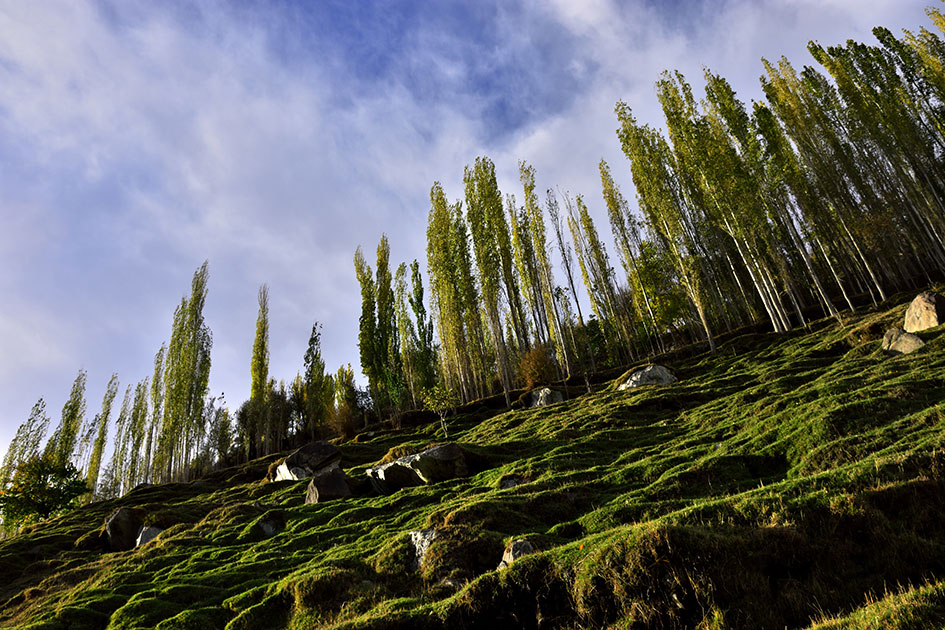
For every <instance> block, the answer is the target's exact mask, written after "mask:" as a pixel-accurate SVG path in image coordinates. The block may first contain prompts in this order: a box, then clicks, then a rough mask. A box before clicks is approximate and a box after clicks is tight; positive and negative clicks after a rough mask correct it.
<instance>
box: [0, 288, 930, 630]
mask: <svg viewBox="0 0 945 630" xmlns="http://www.w3.org/2000/svg"><path fill="white" fill-rule="evenodd" d="M909 297H911V296H909ZM900 300H902V301H903V302H902V303H900V304H899V305H897V306H894V307H890V305H889V304H887V305H885V306H884V308H883V309H881V310H878V311H876V312H872V313H867V314H862V315H857V316H850V317H847V319H846V322H845V325H844V326H839V325H838V324H837V323H836V322H835V321H833V320H823V321H820V322H816V323H814V324H812V325H811V326H810V328H809V329H808V330H798V331H795V332H794V333H792V334H789V335H780V336H778V335H774V334H748V335H741V336H736V337H732V338H730V339H727V340H723V341H722V343H720V345H719V351H718V352H717V353H716V354H715V355H711V356H710V355H707V354H697V355H695V356H689V357H684V356H682V355H681V354H680V355H677V356H676V358H672V357H670V358H664V360H663V361H662V362H663V363H664V364H666V365H667V366H668V367H670V368H671V369H672V370H673V371H674V372H675V374H676V376H677V377H678V378H679V381H678V382H677V383H675V384H673V385H669V386H665V387H645V388H641V389H638V390H634V391H632V392H618V391H616V388H615V385H616V383H617V381H614V382H612V383H609V384H606V385H602V386H600V387H598V391H596V392H594V393H592V394H589V395H585V396H580V397H575V398H572V399H571V400H567V401H565V402H564V403H561V404H557V405H553V406H550V407H545V408H540V409H528V410H525V409H519V410H513V411H509V412H505V413H500V414H498V415H493V416H492V417H489V412H488V411H486V410H484V409H483V410H479V411H477V412H473V413H469V414H466V415H464V416H461V417H458V418H453V419H451V421H450V429H451V433H450V437H451V438H453V439H455V440H456V441H458V442H459V443H461V444H462V445H463V447H464V448H465V449H466V450H467V451H468V452H469V453H471V456H470V463H471V465H472V466H471V467H472V471H471V472H472V474H471V475H470V476H469V477H467V478H463V479H460V480H454V481H446V482H441V483H438V484H434V485H431V486H421V487H416V488H409V489H406V490H402V491H400V492H397V493H395V494H393V495H391V496H377V495H374V494H372V493H371V491H370V489H369V486H368V485H367V483H366V482H365V481H364V479H365V473H364V471H365V470H366V468H367V467H369V466H371V465H373V464H375V463H377V462H378V461H379V460H381V459H382V458H383V457H384V456H385V455H386V454H387V453H388V451H389V450H391V449H398V452H411V451H415V450H420V449H422V448H423V447H424V446H426V445H428V444H431V443H435V442H438V441H440V440H441V437H440V436H438V435H437V433H436V430H437V428H438V427H437V424H436V423H432V424H430V425H426V426H421V427H415V428H407V429H403V430H401V431H378V432H376V433H375V434H373V435H370V436H369V435H361V436H359V437H358V438H357V439H355V440H354V441H351V442H347V443H345V444H342V445H340V448H341V450H342V453H343V460H342V465H343V467H344V468H345V470H346V472H347V473H348V475H349V477H351V478H352V479H355V480H358V484H357V486H358V487H357V488H356V496H355V497H352V498H349V499H339V500H335V501H329V502H325V503H322V504H317V505H308V506H306V505H303V501H304V496H305V489H306V482H301V481H300V482H277V483H265V482H263V481H262V479H263V477H264V476H265V473H266V470H267V468H268V467H269V465H270V464H271V463H272V461H273V460H272V459H268V460H260V461H257V462H253V463H252V464H250V465H247V466H244V467H241V468H237V469H229V470H226V471H222V472H220V473H217V474H216V475H214V476H212V477H210V478H207V479H204V480H201V481H197V482H194V483H189V484H170V485H163V486H155V487H150V488H143V489H140V490H136V491H134V492H132V493H130V494H129V495H127V496H125V497H124V498H122V499H120V500H117V501H111V502H105V503H99V504H93V505H90V506H87V507H85V508H83V509H80V510H77V511H75V512H72V513H70V514H68V515H65V516H63V517H60V518H57V519H55V520H52V521H50V522H47V523H44V524H42V525H39V526H36V527H34V528H33V529H32V530H29V531H27V532H25V533H23V534H21V535H19V536H17V537H14V538H11V539H8V540H4V541H0V575H3V576H4V577H5V578H6V582H5V583H4V584H3V585H0V627H17V628H106V627H107V628H150V627H157V628H161V629H164V628H168V629H169V628H201V629H203V628H228V629H229V628H284V627H288V628H311V627H326V628H424V627H428V628H447V627H449V628H466V627H469V628H476V627H488V628H492V629H494V628H501V627H524V628H529V627H531V628H535V627H538V628H577V627H608V626H610V627H621V628H633V627H701V628H783V627H792V628H801V627H808V626H812V625H813V626H815V627H820V628H880V627H901V628H926V627H933V626H938V627H942V626H945V404H943V401H945V352H943V350H945V334H943V333H945V327H940V328H935V329H932V330H929V331H925V332H923V333H920V336H921V337H922V338H923V339H924V340H925V341H926V345H925V347H924V348H922V349H920V350H919V351H917V352H915V353H913V354H910V355H905V356H898V357H887V356H885V354H884V353H883V352H882V351H881V349H880V339H881V338H882V334H883V332H884V331H885V330H886V329H887V328H889V327H890V326H893V325H901V321H902V316H903V313H904V311H905V308H906V302H907V301H908V297H906V296H901V297H900ZM886 309H889V310H886ZM572 393H574V394H576V393H577V392H572ZM510 479H515V480H517V481H520V482H521V483H519V485H515V486H513V487H505V486H507V485H509V484H507V483H503V482H506V481H508V480H510ZM121 505H124V506H131V507H134V508H135V509H137V510H140V512H141V513H142V514H143V515H144V517H145V521H146V522H147V523H154V524H157V525H160V526H162V527H168V529H167V530H166V531H165V532H164V533H163V534H162V535H161V536H160V537H159V538H158V539H157V540H155V541H154V542H151V543H149V544H147V545H145V546H142V547H139V548H137V549H135V550H132V551H125V552H103V551H101V550H100V549H97V544H98V543H97V541H98V536H99V534H100V532H101V529H102V523H103V520H104V518H105V517H106V516H107V515H108V514H109V513H110V512H111V511H112V510H113V509H114V508H115V507H116V506H121ZM263 521H269V522H270V523H277V524H279V525H280V526H284V528H283V529H281V531H279V532H278V533H276V534H275V535H272V536H267V534H266V532H265V531H264V529H263V527H261V523H262V522H263ZM424 528H432V529H436V530H437V531H438V533H439V535H438V537H437V539H436V540H435V541H434V543H433V545H432V546H431V548H430V551H429V553H428V555H427V558H426V561H425V563H424V564H423V566H422V567H421V569H420V570H419V571H417V570H413V569H412V568H411V567H410V544H409V535H408V532H409V531H411V530H416V529H424ZM519 538H527V539H528V540H529V541H531V542H532V543H533V544H534V545H535V547H536V548H537V549H538V552H537V553H535V554H532V555H529V556H525V557H523V558H521V559H520V560H518V561H516V562H515V563H514V564H513V565H512V566H511V567H510V568H508V569H505V570H502V571H496V566H497V565H498V563H499V561H500V559H501V557H502V552H503V548H504V546H505V544H506V543H507V542H509V541H511V540H515V539H519ZM0 582H4V580H0Z"/></svg>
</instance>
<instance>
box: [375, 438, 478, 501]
mask: <svg viewBox="0 0 945 630" xmlns="http://www.w3.org/2000/svg"><path fill="white" fill-rule="evenodd" d="M467 474H469V469H468V467H467V466H466V456H465V453H464V452H463V449H462V448H461V447H460V446H459V445H458V444H456V443H454V442H449V443H447V444H440V445H438V446H434V447H433V448H429V449H427V450H425V451H423V452H422V453H416V454H415V455H407V456H406V457H401V458H400V459H397V460H394V461H392V462H390V463H387V464H381V465H380V466H374V467H373V468H369V469H368V470H367V476H368V478H369V479H370V480H371V485H372V486H373V487H374V489H375V490H376V491H377V492H379V493H380V494H391V493H392V492H396V491H397V490H400V489H402V488H409V487H411V486H419V485H423V484H425V483H437V482H438V481H445V480H447V479H455V478H456V477H465V476H466V475H467Z"/></svg>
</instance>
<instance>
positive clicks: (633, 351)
mask: <svg viewBox="0 0 945 630" xmlns="http://www.w3.org/2000/svg"><path fill="white" fill-rule="evenodd" d="M929 16H930V17H931V18H932V21H933V22H934V23H935V25H936V26H937V27H938V29H939V30H940V31H941V30H943V29H945V18H943V16H942V14H941V13H940V12H939V11H937V10H934V9H930V10H929ZM874 34H875V36H876V38H877V40H878V44H877V45H866V44H861V43H857V42H854V41H849V42H847V44H846V45H844V46H835V47H830V48H823V47H822V46H820V45H818V44H816V43H811V44H810V45H809V47H808V48H809V51H810V52H811V54H812V56H813V58H814V59H815V60H816V61H817V62H818V63H820V64H821V66H822V67H823V68H824V69H825V70H826V74H825V73H824V72H821V71H818V70H817V69H815V68H813V67H810V66H805V67H803V68H802V69H801V70H800V71H798V70H796V69H795V68H794V67H793V66H792V65H791V64H790V62H789V61H788V60H787V59H784V58H782V59H781V60H780V61H779V62H778V63H776V64H774V63H770V62H768V61H766V60H765V61H763V63H764V70H765V74H764V75H763V77H762V79H761V82H762V87H763V90H764V94H765V96H766V102H753V103H752V104H751V107H750V108H749V107H746V105H745V104H744V103H743V102H741V101H740V100H739V99H738V98H736V95H735V91H734V90H733V89H732V87H731V86H730V85H729V83H728V82H727V81H726V80H725V79H724V78H722V77H721V76H718V75H715V74H713V73H711V72H709V71H706V72H705V82H706V86H705V96H704V98H702V99H700V100H697V99H696V97H695V96H694V94H693V90H692V87H691V86H690V84H689V83H688V82H687V81H686V79H685V78H684V77H683V76H682V75H681V74H680V73H678V72H675V73H670V72H665V73H663V75H662V76H661V78H660V80H659V81H658V82H657V85H656V91H657V96H658V98H659V102H660V103H661V105H662V109H663V113H664V115H665V131H663V130H661V129H658V128H654V127H652V126H650V125H641V124H639V123H638V122H637V121H636V119H635V118H634V116H633V113H632V111H631V109H630V107H628V106H627V104H625V103H623V102H620V103H618V104H617V106H616V114H617V119H618V121H619V129H618V131H617V135H618V138H619V141H620V143H621V146H622V148H623V151H624V153H625V155H626V157H627V159H628V160H629V161H630V170H631V175H632V178H633V183H634V186H635V188H636V194H637V205H638V207H639V214H634V213H632V212H631V211H630V209H629V206H628V204H627V202H626V200H625V198H624V197H623V195H622V194H621V192H620V190H619V189H618V187H617V186H616V184H615V183H614V180H613V177H612V175H611V170H610V167H609V166H608V164H607V163H606V162H604V161H601V163H600V165H599V169H600V178H601V188H602V196H603V200H604V202H605V204H606V208H607V212H608V217H609V222H610V227H611V230H612V236H613V243H614V244H615V246H616V250H617V257H618V258H619V262H620V267H621V269H622V272H623V273H622V274H620V275H619V276H618V273H617V272H616V271H615V269H614V267H613V266H612V265H611V263H610V258H609V255H608V252H607V249H606V247H605V244H604V241H603V240H602V239H601V237H600V235H599V233H598V231H597V227H596V226H595V225H594V221H593V220H592V218H591V215H590V213H589V212H588V209H587V205H586V203H585V200H584V199H583V198H582V196H580V195H578V196H576V197H575V198H573V199H572V198H571V197H570V196H569V195H567V194H564V195H562V194H560V193H556V192H555V191H554V190H548V191H547V192H546V196H545V199H544V204H543V205H542V204H541V203H540V201H539V199H538V195H537V194H536V185H535V170H534V168H533V167H531V166H529V165H528V164H526V163H524V162H522V163H520V164H519V176H520V182H521V185H522V189H521V192H522V204H521V205H519V204H518V203H517V202H516V199H515V197H514V196H513V195H506V196H505V197H504V198H503V195H502V193H501V192H500V191H499V189H498V186H497V184H496V177H495V167H494V165H493V164H492V162H491V161H490V160H489V159H488V158H478V159H477V160H476V161H475V163H474V164H473V165H471V166H467V167H466V170H465V173H464V178H463V181H464V184H465V191H464V192H465V195H464V198H463V199H462V200H457V201H454V202H449V201H448V200H447V196H446V193H445V192H444V190H443V188H442V186H441V185H440V183H435V184H434V185H433V187H432V189H431V191H430V199H431V208H430V213H429V222H428V229H427V271H428V274H429V286H430V290H431V294H432V295H431V318H427V316H426V314H425V312H424V311H423V306H422V300H420V299H418V297H422V293H421V291H422V286H421V283H420V280H419V272H418V265H417V263H416V261H414V263H413V265H412V266H411V271H412V273H411V280H412V287H413V290H412V292H410V293H409V294H408V292H407V291H406V290H405V278H406V275H407V274H406V267H405V266H404V265H401V266H400V267H399V268H398V272H397V275H396V281H395V282H394V283H393V285H392V282H391V277H390V271H389V269H390V264H389V246H388V243H387V239H386V237H383V238H382V240H381V243H380V246H379V247H378V252H377V270H376V274H375V273H373V272H372V270H371V268H370V267H369V266H368V265H367V264H366V262H365V259H364V255H363V253H362V252H361V250H360V249H359V250H358V251H357V253H356V255H355V268H356V271H357V277H358V280H359V282H360V285H361V294H362V316H361V321H360V337H359V340H360V353H361V364H362V367H363V370H364V373H365V374H366V375H367V377H368V379H369V388H370V392H371V394H372V397H373V398H374V401H375V405H376V406H377V408H378V409H379V410H389V411H391V412H395V411H397V410H398V409H402V408H403V407H404V405H405V404H414V405H415V404H416V402H417V399H418V392H422V391H423V390H424V388H428V387H429V386H430V385H431V384H432V383H434V382H440V383H442V384H443V385H445V386H446V387H448V388H449V389H451V390H453V391H454V392H456V393H457V395H458V397H459V398H460V399H462V400H471V399H475V398H480V397H483V396H485V395H487V394H490V393H493V392H497V391H499V390H501V391H503V392H504V393H505V395H506V400H507V401H508V398H509V392H510V391H511V390H512V389H513V388H514V387H516V386H519V385H522V384H523V383H526V382H527V381H528V380H529V379H528V376H527V374H526V372H528V371H529V370H530V369H531V368H533V364H534V362H535V355H536V353H539V354H541V353H544V354H545V355H546V356H547V358H548V359H549V360H551V361H552V362H553V363H554V366H555V370H556V371H557V376H558V377H559V378H561V379H567V378H569V377H571V376H577V375H582V374H583V375H585V376H586V375H587V373H588V372H589V371H593V370H595V369H597V368H598V367H600V366H601V364H604V365H617V364H622V363H625V362H627V361H628V360H631V359H634V358H636V357H639V356H640V355H643V354H647V353H652V352H655V351H659V350H663V349H666V348H667V347H668V346H670V345H677V344H679V343H681V342H687V341H694V340H701V341H703V342H705V343H707V345H708V346H709V347H710V349H711V350H713V351H714V349H715V335H716V334H717V333H718V332H719V331H731V330H734V329H736V328H737V327H740V326H743V325H746V324H751V323H754V322H757V321H759V320H767V321H768V322H770V325H771V326H772V328H773V329H774V330H775V331H779V332H783V331H787V330H789V329H791V328H792V327H795V326H798V325H805V324H806V322H807V320H808V319H809V318H810V317H812V316H820V315H821V314H823V315H831V316H834V317H838V305H839V307H840V308H850V309H852V308H853V307H854V306H855V305H856V304H857V303H858V301H862V300H867V301H872V302H873V303H874V304H876V303H878V302H879V301H881V300H884V299H886V296H887V294H888V292H889V291H891V290H900V289H904V288H907V287H913V286H916V285H919V284H928V283H930V282H932V280H933V278H936V277H937V278H941V277H942V273H943V271H945V239H943V236H945V182H943V179H942V176H941V175H942V172H943V156H945V43H943V40H942V39H941V38H940V37H939V36H938V35H937V34H936V33H933V32H930V31H929V30H927V29H922V30H920V31H919V32H918V33H917V34H914V33H911V32H908V31H907V32H905V35H904V37H903V38H901V39H899V38H896V37H895V36H893V35H892V33H890V32H889V31H888V30H887V29H884V28H876V29H874ZM562 207H563V210H562ZM549 226H550V228H551V229H550V236H549V229H548V228H549ZM569 237H570V238H569ZM553 250H556V258H557V260H558V261H560V266H561V270H562V271H563V282H560V283H559V282H558V280H557V279H556V277H555V275H554V273H553V271H552V251H553ZM575 258H576V259H577V265H575V264H574V259H575ZM578 272H580V275H581V279H582V280H583V284H584V287H585V289H586V292H587V296H588V298H589V302H590V306H591V309H592V311H593V315H591V316H590V317H589V319H588V320H585V318H584V314H583V313H582V311H581V301H580V300H579V298H578V294H577V289H576V287H575V285H576V284H577V283H578V282H577V281H576V280H575V277H576V276H577V274H578ZM408 302H409V304H410V306H411V309H412V312H413V319H412V320H411V318H410V316H409V314H408V313H409V311H408V308H407V303H408ZM434 327H435V328H436V331H437V334H438V340H439V345H438V346H436V347H435V348H434V346H433V345H432V344H433V340H432V330H433V328H434Z"/></svg>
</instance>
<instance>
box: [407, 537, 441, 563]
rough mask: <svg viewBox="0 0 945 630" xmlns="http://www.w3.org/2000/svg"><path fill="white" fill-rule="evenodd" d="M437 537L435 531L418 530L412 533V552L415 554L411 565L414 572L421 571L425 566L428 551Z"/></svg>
mask: <svg viewBox="0 0 945 630" xmlns="http://www.w3.org/2000/svg"><path fill="white" fill-rule="evenodd" d="M436 536H437V533H436V530H435V529H416V530H414V531H412V532H410V551H411V553H412V554H413V558H412V559H411V561H410V565H411V567H412V568H413V570H414V571H419V570H420V567H422V566H423V560H424V559H425V558H426V557H427V551H429V549H430V545H431V544H433V541H434V540H435V539H436Z"/></svg>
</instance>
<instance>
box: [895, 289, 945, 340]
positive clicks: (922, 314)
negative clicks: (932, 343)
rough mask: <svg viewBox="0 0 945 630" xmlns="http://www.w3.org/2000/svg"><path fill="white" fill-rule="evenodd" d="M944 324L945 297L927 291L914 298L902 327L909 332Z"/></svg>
mask: <svg viewBox="0 0 945 630" xmlns="http://www.w3.org/2000/svg"><path fill="white" fill-rule="evenodd" d="M942 324H945V297H943V296H941V295H939V294H937V293H932V292H931V291H925V292H923V293H920V294H919V295H917V296H916V297H915V299H914V300H912V304H910V305H909V308H908V309H907V310H906V317H905V320H904V322H903V326H902V327H903V329H905V331H906V332H907V333H914V332H919V331H920V330H925V329H926V328H934V327H936V326H941V325H942Z"/></svg>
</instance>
